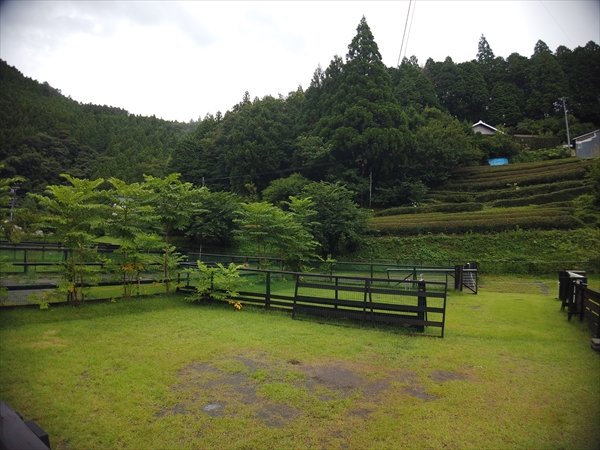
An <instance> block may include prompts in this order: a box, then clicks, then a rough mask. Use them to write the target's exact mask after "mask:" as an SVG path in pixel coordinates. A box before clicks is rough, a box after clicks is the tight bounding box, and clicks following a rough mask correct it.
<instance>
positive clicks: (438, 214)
mask: <svg viewBox="0 0 600 450" xmlns="http://www.w3.org/2000/svg"><path fill="white" fill-rule="evenodd" d="M594 162H595V160H586V159H579V158H569V159H562V160H554V161H544V162H535V163H522V164H510V165H505V166H478V167H469V168H465V169H461V170H460V171H457V172H456V173H454V174H453V176H452V177H451V179H450V180H449V181H448V182H447V183H446V184H445V185H443V186H442V187H440V188H439V189H436V190H432V191H431V192H430V193H429V194H428V196H427V198H426V201H425V202H424V204H423V205H422V206H418V207H398V208H390V209H387V210H383V211H379V212H378V213H377V214H376V217H374V218H373V219H372V225H373V226H374V227H375V228H376V229H378V230H379V231H380V232H381V234H383V235H415V234H423V233H467V232H499V231H504V230H510V229H516V228H520V229H539V230H549V229H575V228H579V227H583V226H585V224H586V223H590V222H595V221H597V217H595V216H594V215H593V214H592V215H590V214H587V216H586V215H585V214H584V215H582V214H581V212H580V210H578V209H577V208H576V206H577V205H576V199H577V198H578V197H579V196H581V195H585V194H591V193H592V185H591V180H590V179H589V178H587V177H586V174H587V172H588V171H589V169H590V167H591V165H592V164H594Z"/></svg>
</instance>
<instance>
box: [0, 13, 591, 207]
mask: <svg viewBox="0 0 600 450" xmlns="http://www.w3.org/2000/svg"><path fill="white" fill-rule="evenodd" d="M599 81H600V46H598V44H596V43H594V42H591V41H590V42H589V43H588V44H587V45H586V46H585V47H577V48H576V49H574V50H570V49H568V48H566V47H564V46H560V47H559V48H558V49H557V50H556V51H555V52H552V51H551V50H550V49H549V48H548V46H547V45H546V44H545V43H544V42H542V41H538V43H537V44H536V46H535V48H534V49H533V54H532V55H531V57H526V56H521V55H519V54H517V53H513V54H511V55H510V56H509V57H507V58H502V57H496V56H495V55H494V53H493V51H492V49H491V48H490V46H489V44H488V42H487V40H486V39H485V37H484V36H482V37H481V39H480V41H479V44H478V52H477V54H476V58H475V59H473V60H472V61H468V62H463V63H458V64H456V63H454V62H453V61H452V59H451V58H446V59H445V60H444V61H442V62H435V61H433V60H432V59H429V60H427V61H426V63H425V64H424V65H423V66H421V65H419V62H418V61H417V60H416V58H414V57H412V58H410V59H407V58H405V59H404V60H403V61H402V63H401V64H400V66H398V67H385V65H384V64H383V62H382V58H381V55H380V53H379V50H378V46H377V44H376V42H375V39H374V37H373V34H372V33H371V30H370V28H369V26H368V25H367V22H366V20H365V19H364V18H363V19H362V20H361V21H360V24H359V25H358V28H357V34H356V36H355V37H354V39H353V40H352V42H350V44H349V46H348V53H347V54H346V55H345V58H342V57H341V56H338V55H335V56H334V57H333V59H332V60H331V63H330V64H329V66H328V67H326V68H325V69H323V68H321V67H320V66H318V67H317V68H316V70H315V72H314V75H313V77H312V80H311V83H310V86H308V87H307V88H306V89H303V88H302V87H298V88H297V89H296V90H294V91H291V92H289V93H288V94H287V95H286V96H282V95H280V96H279V97H277V98H275V97H272V96H266V97H264V98H262V99H259V98H254V99H252V98H251V96H250V94H249V93H248V92H246V93H245V94H244V96H243V98H242V100H241V101H240V102H239V103H238V104H236V105H234V106H233V107H232V108H231V110H229V111H226V112H225V113H224V114H222V113H221V112H217V113H215V114H214V115H213V114H208V115H206V116H205V117H204V118H203V119H201V120H199V122H195V123H188V124H184V123H177V122H169V121H164V120H161V119H157V118H156V117H142V116H136V115H132V114H129V113H128V112H127V111H125V110H123V109H119V108H116V107H110V106H97V105H91V104H81V103H78V102H77V101H75V100H73V99H71V98H67V97H65V96H63V95H62V94H61V93H60V90H58V89H55V88H53V87H51V86H49V85H48V84H47V83H39V82H37V81H35V80H32V79H30V78H26V77H24V76H23V75H22V74H21V73H20V72H19V71H18V70H17V69H16V68H13V67H10V66H8V65H7V63H6V62H4V61H0V164H2V165H3V166H4V169H3V172H2V176H3V177H14V176H22V177H24V179H25V180H24V181H23V182H22V185H21V188H20V190H19V195H24V194H25V193H27V192H38V193H41V192H43V191H44V189H45V187H46V186H47V185H49V184H61V183H64V179H63V178H60V174H61V173H66V174H69V175H71V176H74V177H79V178H91V179H96V178H110V177H116V178H119V179H121V180H124V181H126V182H136V181H142V180H143V176H144V175H151V176H156V177H164V176H167V175H168V174H170V173H174V172H177V173H180V174H181V179H182V181H185V182H191V183H193V184H194V185H196V186H208V187H209V188H210V189H211V191H231V192H235V193H237V194H241V195H243V196H253V195H254V196H257V198H263V197H264V198H265V199H267V200H269V201H278V200H281V199H287V196H289V195H290V194H297V193H298V190H299V189H302V187H303V186H305V185H307V184H309V183H310V182H319V181H325V182H331V183H335V182H339V183H341V184H343V185H345V186H346V187H347V188H348V189H350V190H351V191H353V192H354V193H355V197H354V199H355V201H357V202H359V203H360V204H361V205H363V206H368V205H371V204H372V205H373V206H394V205H401V204H410V203H415V202H418V201H419V199H421V198H423V195H424V193H425V192H426V191H427V189H429V188H432V187H436V186H439V185H440V183H442V182H444V181H445V180H446V179H447V177H448V175H449V174H450V173H451V172H452V171H454V170H456V169H458V168H460V167H465V166H471V165H479V164H482V163H485V161H486V160H487V158H490V157H508V158H512V159H513V160H518V157H519V155H520V152H521V151H522V150H523V147H524V145H528V146H529V147H531V148H537V147H539V145H537V144H535V142H552V145H551V146H552V147H556V146H557V145H560V144H561V143H566V132H565V130H566V127H565V117H564V110H563V99H565V101H564V106H565V107H566V109H567V111H568V121H569V127H570V131H571V133H570V135H571V137H573V136H577V135H580V134H583V133H586V132H588V131H591V130H594V129H597V128H600V100H599V99H600V82H599ZM479 120H483V121H485V122H487V123H489V124H490V125H492V126H494V127H496V128H498V129H500V130H502V131H503V132H504V133H505V134H504V133H497V134H496V135H494V136H492V137H487V136H486V137H483V136H481V135H479V134H477V135H474V134H473V132H472V124H473V123H475V122H477V121H479ZM515 134H516V135H532V136H536V137H539V138H540V139H541V138H544V139H545V140H544V139H541V140H540V141H535V139H528V140H527V139H526V140H523V139H519V138H514V136H513V135H515ZM548 138H552V139H550V140H548ZM536 145H537V147H536ZM273 182H276V183H274V184H273Z"/></svg>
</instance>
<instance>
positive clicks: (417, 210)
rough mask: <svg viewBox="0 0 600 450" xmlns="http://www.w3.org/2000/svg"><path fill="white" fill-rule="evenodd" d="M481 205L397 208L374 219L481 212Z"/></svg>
mask: <svg viewBox="0 0 600 450" xmlns="http://www.w3.org/2000/svg"><path fill="white" fill-rule="evenodd" d="M482 209H483V203H469V202H465V203H444V204H441V205H425V206H417V207H413V206H398V207H396V208H388V209H384V210H383V211H379V212H377V213H375V216H376V217H384V216H397V215H402V214H424V213H435V212H443V213H459V212H465V211H481V210H482Z"/></svg>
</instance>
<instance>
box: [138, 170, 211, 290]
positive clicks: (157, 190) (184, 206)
mask: <svg viewBox="0 0 600 450" xmlns="http://www.w3.org/2000/svg"><path fill="white" fill-rule="evenodd" d="M179 176H180V175H179V174H178V173H173V174H171V175H167V176H166V177H164V178H155V177H152V176H148V175H147V176H145V177H144V183H143V185H142V186H143V187H144V189H146V190H148V191H149V192H150V195H149V196H148V198H147V202H148V204H150V205H152V206H153V207H154V214H156V216H157V220H158V223H159V226H160V230H161V233H162V238H163V239H164V246H163V250H164V254H163V258H162V271H163V280H164V282H165V287H166V291H167V293H169V292H170V283H171V276H172V268H173V267H174V265H173V264H174V262H172V261H171V260H170V258H171V253H173V250H174V247H173V246H172V245H171V243H170V241H169V239H170V237H171V234H172V232H173V231H174V230H183V229H185V227H187V225H188V224H189V221H190V217H191V215H192V213H193V212H194V211H195V210H197V209H199V208H200V202H199V196H198V191H197V190H195V189H193V186H192V183H184V182H182V181H181V180H180V179H179ZM177 258H179V257H177ZM177 258H176V259H177Z"/></svg>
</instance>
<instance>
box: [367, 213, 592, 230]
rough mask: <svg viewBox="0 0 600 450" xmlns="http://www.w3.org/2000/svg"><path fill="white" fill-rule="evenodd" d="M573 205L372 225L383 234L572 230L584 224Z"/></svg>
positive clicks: (404, 218)
mask: <svg viewBox="0 0 600 450" xmlns="http://www.w3.org/2000/svg"><path fill="white" fill-rule="evenodd" d="M573 212H574V209H573V208H543V207H542V208H540V207H532V208H515V209H511V210H510V211H508V210H496V211H494V210H485V211H479V212H467V213H457V214H441V213H432V214H420V215H418V216H414V215H401V216H387V217H376V218H374V219H372V220H371V225H372V226H373V227H374V228H376V229H378V230H379V232H380V234H382V235H396V236H400V235H414V234H424V233H448V234H462V233H467V232H499V231H504V230H510V229H515V228H521V229H539V230H550V229H555V228H556V229H573V228H579V227H581V226H582V223H581V222H580V221H579V220H578V219H576V218H575V217H574V216H573Z"/></svg>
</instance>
